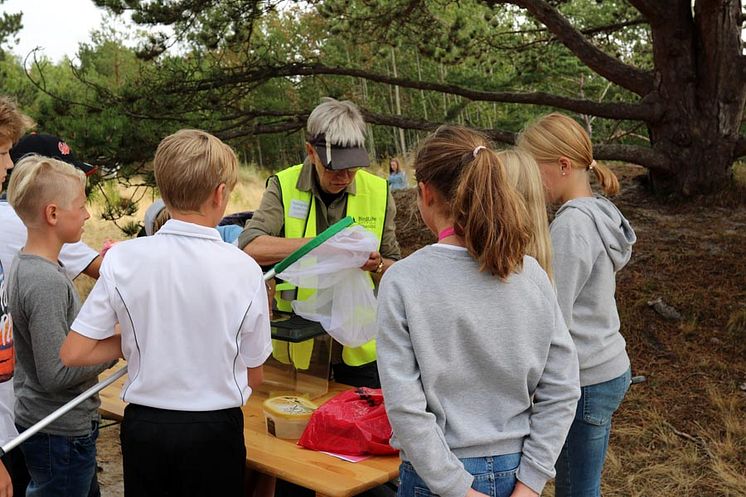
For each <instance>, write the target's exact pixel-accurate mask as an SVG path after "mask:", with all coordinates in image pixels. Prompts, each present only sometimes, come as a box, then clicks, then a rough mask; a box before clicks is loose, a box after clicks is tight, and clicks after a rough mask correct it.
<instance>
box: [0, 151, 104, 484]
mask: <svg viewBox="0 0 746 497" xmlns="http://www.w3.org/2000/svg"><path fill="white" fill-rule="evenodd" d="M8 202H9V203H10V205H11V206H12V207H13V209H14V210H15V212H16V213H17V214H18V216H19V217H20V218H21V220H22V221H23V223H24V224H25V225H26V229H27V231H28V238H27V240H26V245H25V246H24V247H23V249H22V250H21V251H20V252H19V253H18V255H17V256H16V258H15V259H14V260H13V264H12V266H11V268H10V271H9V272H8V275H7V282H6V285H7V301H8V311H9V314H10V316H11V318H12V320H13V334H14V340H15V349H16V371H15V377H14V387H15V394H16V404H15V420H16V425H17V427H18V430H19V431H23V430H25V429H27V428H29V427H30V426H32V425H34V424H35V423H37V422H38V421H40V420H41V419H43V418H44V417H46V416H47V415H48V414H50V413H51V412H53V411H55V410H56V409H58V408H59V407H62V406H63V405H65V404H66V403H67V402H68V401H70V400H72V399H73V398H75V397H76V396H77V395H78V394H80V393H82V392H84V391H85V390H87V389H88V388H90V387H91V386H92V385H93V384H95V383H96V378H97V376H98V374H99V373H100V372H101V371H103V370H105V369H106V368H108V367H110V366H111V364H100V363H99V364H98V365H97V366H89V367H85V368H69V367H66V366H65V365H63V364H62V362H61V361H60V358H59V352H60V347H61V346H62V342H63V341H64V340H65V336H66V335H67V334H68V332H69V330H70V325H71V324H72V322H73V320H74V319H75V316H76V315H77V313H78V310H79V309H80V300H79V297H78V294H77V292H76V290H75V287H74V286H73V284H72V282H71V281H70V279H69V278H68V277H67V276H66V274H65V272H64V267H63V266H62V265H61V264H60V263H59V262H58V258H59V255H60V249H61V248H62V245H63V244H65V243H74V242H77V241H79V240H80V237H81V235H82V233H83V224H84V223H85V221H86V220H87V219H88V218H89V217H90V215H89V214H88V210H87V209H86V196H85V176H84V175H83V174H82V173H81V172H80V171H78V170H77V169H75V168H74V167H73V166H71V165H69V164H67V163H65V162H62V161H58V160H56V159H49V158H46V157H41V156H29V157H27V158H24V159H23V160H21V161H20V162H19V163H18V165H17V166H16V168H15V171H14V174H13V176H12V177H11V179H10V183H9V185H8ZM100 362H103V361H100ZM99 403H100V401H99V399H98V396H93V397H91V398H89V399H87V400H86V401H85V402H83V403H82V404H80V405H79V406H77V407H75V408H74V409H73V410H72V411H70V412H69V413H68V414H66V415H65V416H63V417H61V418H60V419H58V420H57V421H54V422H53V423H51V424H49V425H48V426H47V427H46V428H44V429H43V430H42V431H41V432H39V433H37V434H36V435H34V436H32V437H31V438H30V439H28V440H27V441H26V442H24V443H23V444H22V445H21V450H22V451H23V455H24V458H25V459H26V465H27V467H28V468H29V473H30V475H31V482H30V483H29V486H28V490H27V495H34V496H67V497H76V496H80V497H86V496H92V495H99V492H98V484H97V481H96V438H97V437H98V421H99V416H98V406H99Z"/></svg>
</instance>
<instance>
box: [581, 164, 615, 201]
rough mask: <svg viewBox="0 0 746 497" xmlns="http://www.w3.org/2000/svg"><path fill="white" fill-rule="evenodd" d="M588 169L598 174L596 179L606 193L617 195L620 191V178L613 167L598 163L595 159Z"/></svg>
mask: <svg viewBox="0 0 746 497" xmlns="http://www.w3.org/2000/svg"><path fill="white" fill-rule="evenodd" d="M588 169H589V170H590V171H591V172H593V173H594V174H595V175H596V179H597V180H598V183H599V184H600V185H601V188H602V189H603V191H604V193H605V194H606V195H616V194H617V193H619V179H617V177H616V174H614V172H613V171H612V170H611V169H609V168H608V167H606V166H604V165H603V164H599V163H597V162H596V161H595V160H594V161H593V162H591V165H590V166H589V167H588Z"/></svg>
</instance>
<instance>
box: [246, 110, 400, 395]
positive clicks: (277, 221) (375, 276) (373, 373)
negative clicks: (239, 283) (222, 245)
mask: <svg viewBox="0 0 746 497" xmlns="http://www.w3.org/2000/svg"><path fill="white" fill-rule="evenodd" d="M365 131H366V125H365V121H364V120H363V117H362V115H361V114H360V111H359V110H358V108H357V107H356V106H355V104H353V103H352V102H349V101H338V100H335V99H333V98H324V99H322V102H321V104H319V105H318V106H317V107H316V108H315V109H314V110H313V111H312V112H311V114H310V115H309V117H308V122H307V136H308V141H307V142H306V158H305V160H304V162H303V164H298V165H296V166H291V167H288V168H287V169H285V170H283V171H280V172H279V173H277V174H276V175H274V176H272V177H270V178H269V180H268V181H267V189H266V191H265V192H264V196H263V197H262V202H261V204H260V206H259V209H258V210H257V211H256V212H255V213H254V216H253V218H252V219H251V220H250V221H249V222H248V223H247V224H246V228H245V229H244V231H243V233H241V236H240V237H239V240H238V246H239V247H241V248H242V249H243V250H245V251H246V252H247V253H248V254H249V255H251V256H252V257H253V258H254V259H255V260H256V261H257V262H258V263H259V264H260V265H267V266H268V265H272V264H275V263H276V262H278V261H280V260H282V259H283V258H285V257H287V256H288V255H290V254H291V253H292V252H293V251H294V250H296V249H297V248H299V247H300V246H302V245H303V244H304V243H306V242H307V241H308V240H309V239H311V238H313V237H314V236H316V235H317V234H318V233H320V232H321V231H323V230H324V229H326V228H327V227H328V226H330V225H331V224H333V223H335V222H336V221H338V220H340V219H342V218H343V217H345V216H352V217H353V218H354V219H355V221H356V222H357V223H358V224H360V225H362V226H363V227H365V228H366V229H368V230H369V231H371V232H372V233H374V234H375V235H376V236H377V237H378V240H379V248H378V250H377V251H374V252H371V253H370V256H369V257H368V260H367V262H366V263H365V264H364V265H363V266H362V269H363V270H365V271H369V272H370V274H371V278H372V280H373V281H374V282H377V281H378V280H379V279H380V276H381V275H382V274H383V273H384V272H385V271H386V269H387V268H388V267H389V266H391V264H393V263H394V261H396V260H398V259H399V258H400V257H401V254H400V250H399V244H398V243H397V241H396V233H395V225H394V217H395V215H396V207H395V205H394V200H393V198H392V196H391V193H390V192H389V191H388V184H387V182H386V180H385V179H384V178H381V177H379V176H376V175H374V174H371V173H369V172H367V171H366V170H365V169H364V168H365V167H367V166H368V165H369V163H370V159H369V157H368V153H367V151H366V150H365ZM312 292H313V290H310V289H303V288H300V289H298V288H295V287H293V286H291V285H289V284H287V283H280V284H278V285H277V289H276V292H275V306H276V308H277V309H279V310H283V311H289V310H290V302H291V301H292V300H295V299H304V298H307V296H308V295H309V294H310V293H312ZM310 345H311V344H310V343H309V344H308V346H310ZM293 347H295V348H296V350H294V351H293V352H294V353H293V354H292V356H293V359H292V360H293V362H294V363H295V364H296V366H297V367H300V368H302V367H303V362H304V358H307V356H310V351H307V352H304V350H303V347H304V345H303V344H302V343H301V344H293ZM278 358H279V357H278ZM332 371H333V374H334V379H335V380H336V381H339V382H341V383H346V384H349V385H354V386H368V387H374V388H378V387H379V386H380V383H379V380H378V370H377V367H376V345H375V340H372V341H370V342H368V343H366V344H364V345H362V346H360V347H355V348H351V347H343V346H342V345H340V344H338V343H336V342H335V343H334V345H333V347H332Z"/></svg>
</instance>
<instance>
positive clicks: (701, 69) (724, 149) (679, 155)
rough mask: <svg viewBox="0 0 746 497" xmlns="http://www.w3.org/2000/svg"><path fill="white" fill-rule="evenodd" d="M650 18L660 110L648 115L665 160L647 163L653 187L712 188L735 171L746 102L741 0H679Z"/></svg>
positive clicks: (689, 191)
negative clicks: (657, 18)
mask: <svg viewBox="0 0 746 497" xmlns="http://www.w3.org/2000/svg"><path fill="white" fill-rule="evenodd" d="M676 4H677V5H676V7H675V8H674V9H671V10H669V12H668V16H667V19H666V20H665V22H660V23H654V24H652V33H653V41H654V52H653V56H654V60H655V71H656V88H655V90H654V92H653V95H651V97H652V99H654V100H657V104H658V105H660V106H661V108H662V110H663V112H662V114H661V117H660V118H659V119H657V120H655V121H654V122H648V129H649V132H650V141H651V146H652V147H653V149H654V150H655V151H656V152H659V153H661V154H662V155H663V156H665V157H666V158H667V161H668V167H666V168H662V169H655V168H654V169H650V179H651V184H652V187H653V188H654V190H655V191H656V193H659V194H663V195H667V194H681V195H685V196H688V195H693V194H699V193H716V192H718V191H720V190H722V189H723V188H725V187H727V186H728V185H729V184H731V182H732V178H733V161H734V160H735V159H736V158H737V148H736V145H737V143H738V137H739V128H740V123H741V119H742V117H743V108H744V103H746V84H744V81H745V80H744V77H743V74H742V72H743V69H742V67H741V66H742V64H743V60H742V59H743V56H742V55H741V40H740V14H741V2H740V1H739V0H699V1H698V2H697V3H696V6H695V14H694V17H693V16H692V11H691V4H690V2H689V0H679V1H677V2H676Z"/></svg>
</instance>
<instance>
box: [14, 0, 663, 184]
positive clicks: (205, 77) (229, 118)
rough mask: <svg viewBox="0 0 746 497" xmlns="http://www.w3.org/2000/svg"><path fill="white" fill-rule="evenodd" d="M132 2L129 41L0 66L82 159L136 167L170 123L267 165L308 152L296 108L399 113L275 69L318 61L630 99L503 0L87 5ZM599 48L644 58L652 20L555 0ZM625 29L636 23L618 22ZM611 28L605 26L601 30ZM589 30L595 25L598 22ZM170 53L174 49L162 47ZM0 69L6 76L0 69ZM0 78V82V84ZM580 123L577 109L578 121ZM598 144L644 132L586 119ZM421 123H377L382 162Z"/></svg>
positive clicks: (381, 99)
mask: <svg viewBox="0 0 746 497" xmlns="http://www.w3.org/2000/svg"><path fill="white" fill-rule="evenodd" d="M94 1H95V3H96V4H97V5H99V6H101V7H105V8H107V9H108V10H109V11H110V12H112V13H113V14H122V13H124V12H130V13H131V14H132V18H133V20H134V21H135V22H137V23H138V24H140V25H142V26H144V27H146V28H147V33H146V34H144V35H143V36H142V37H141V43H140V46H139V47H138V48H137V49H132V48H129V47H127V46H126V45H125V44H124V43H123V41H122V39H121V36H120V35H119V34H118V33H117V32H116V31H115V30H113V29H111V28H108V27H104V28H103V29H102V30H101V31H99V32H97V33H95V34H94V36H93V38H92V40H91V42H90V43H87V44H85V45H83V46H82V47H81V49H80V52H79V54H78V60H77V61H76V62H75V63H71V62H70V61H64V62H62V63H60V64H56V65H55V64H51V63H50V62H49V61H46V60H41V61H38V63H37V64H35V65H33V66H32V67H31V68H30V69H29V71H28V72H29V76H30V78H31V80H32V81H34V82H35V86H34V85H32V84H30V82H29V80H28V79H25V76H24V73H23V70H22V68H20V65H19V64H18V63H17V61H13V60H11V61H8V60H4V61H2V64H0V74H2V75H3V76H5V77H4V81H7V82H8V83H7V84H6V85H7V86H6V88H9V90H7V91H8V92H10V93H12V94H15V95H17V96H18V98H19V99H20V100H21V102H22V103H23V105H24V108H26V109H27V110H28V111H29V112H30V113H31V114H32V115H33V116H34V117H35V118H36V119H37V121H38V122H39V127H40V128H41V129H42V130H44V131H49V132H54V133H57V134H60V135H62V136H64V137H65V138H66V139H68V140H69V141H70V142H71V143H72V144H73V145H74V147H75V148H76V150H78V151H79V154H80V155H81V156H82V157H84V158H85V159H87V160H89V161H92V162H96V163H98V164H99V165H102V166H105V167H106V168H110V169H114V168H116V167H120V168H121V169H120V174H122V175H123V176H125V177H128V176H130V175H132V174H135V173H140V172H142V171H143V167H144V166H145V164H146V163H147V162H148V161H149V160H150V158H151V157H152V154H153V151H154V149H155V146H156V145H157V143H158V142H159V141H160V139H161V138H162V137H163V136H165V135H167V134H169V133H171V132H172V131H174V130H176V129H178V128H180V127H197V128H201V129H206V130H208V131H211V132H213V133H215V134H217V135H218V136H221V137H223V138H225V139H227V140H229V141H230V142H231V144H232V145H233V146H234V147H235V148H236V150H237V152H238V154H239V157H240V158H242V159H243V160H244V161H246V162H253V163H257V164H260V165H261V166H263V167H265V168H268V169H272V170H277V169H280V168H282V167H284V166H285V165H287V164H292V163H297V162H300V161H301V160H302V158H303V154H304V150H303V146H302V145H303V141H304V136H303V131H302V129H303V126H304V124H305V117H306V115H307V113H308V111H310V109H312V108H313V107H314V106H315V105H316V104H317V103H318V101H319V99H320V98H321V97H323V96H327V95H328V96H334V97H338V98H348V99H352V100H354V101H355V102H357V103H358V104H359V105H360V106H361V107H362V108H364V109H366V110H367V111H369V112H371V113H375V114H379V115H390V116H396V115H397V96H396V95H395V91H394V88H393V87H392V86H391V85H388V84H385V83H381V82H375V81H365V80H363V79H361V78H353V77H348V76H335V75H315V76H314V75H309V76H294V75H287V76H286V75H280V71H282V70H284V69H286V68H287V67H288V65H291V64H297V65H311V64H315V63H322V64H324V65H325V66H330V67H346V68H355V69H359V70H361V71H365V72H368V73H371V74H376V75H382V76H388V77H392V76H394V74H396V75H397V76H398V77H400V78H404V79H408V80H411V81H423V82H438V83H442V84H446V85H453V86H458V87H464V88H469V89H473V90H482V91H493V92H494V91H542V92H547V93H552V94H556V95H561V96H567V97H574V98H586V99H590V100H597V101H610V102H628V101H633V100H634V97H633V96H632V95H630V94H629V92H626V91H625V90H622V89H620V88H618V87H616V86H613V85H609V83H608V82H607V81H606V80H604V79H603V78H602V77H600V76H598V75H597V74H595V73H594V72H592V71H591V70H590V69H588V68H587V67H586V66H585V65H583V64H582V63H580V62H579V61H578V60H577V58H575V57H574V56H573V55H572V54H571V53H570V52H569V51H568V49H567V48H565V47H564V45H562V44H560V43H558V42H557V41H556V40H555V39H554V38H553V37H552V36H551V35H550V34H549V33H548V32H547V30H546V28H544V27H543V26H542V25H541V24H539V23H537V22H536V21H534V20H532V19H531V18H529V17H526V16H525V14H523V13H522V11H521V10H520V9H517V8H516V7H514V6H511V5H496V6H494V7H492V6H490V2H485V1H479V0H463V1H460V2H458V3H456V2H452V1H451V0H318V1H316V2H312V3H310V4H308V3H305V2H282V3H278V2H276V1H270V0H233V1H230V2H218V1H215V0H148V1H144V0H94ZM557 5H558V8H560V9H561V11H562V12H563V14H564V15H566V16H567V17H568V19H570V21H571V22H572V23H573V25H575V26H577V27H578V28H579V29H583V30H588V33H589V34H588V36H589V38H590V39H591V40H592V41H593V42H594V43H595V44H596V45H597V46H598V47H599V48H601V49H602V50H605V51H606V52H607V53H610V54H613V55H615V56H618V57H619V58H620V59H622V60H624V61H626V62H629V63H633V64H635V65H637V66H642V67H649V66H650V64H651V62H650V40H649V34H648V28H647V27H646V26H644V25H641V24H634V21H635V19H636V18H637V17H638V16H639V14H637V12H636V11H635V10H634V9H633V8H632V7H631V6H629V4H627V2H623V1H619V0H609V1H604V2H602V3H601V4H599V3H597V2H595V1H594V0H573V1H563V2H558V3H557ZM624 23H633V24H629V25H628V26H622V25H623V24H624ZM609 25H619V26H622V27H612V28H610V29H605V30H603V29H600V30H599V29H598V28H599V27H602V26H609ZM594 30H595V31H594ZM168 47H171V49H170V50H167V48H168ZM6 75H7V76H6ZM4 84H5V83H4ZM398 101H399V107H400V109H401V116H402V117H406V118H409V119H414V120H420V121H427V122H432V123H438V122H444V121H448V122H457V123H461V124H465V125H470V126H474V127H477V128H486V129H495V130H502V129H505V130H511V131H517V130H519V129H520V128H521V127H522V126H523V125H524V124H525V123H526V121H528V120H530V119H531V118H533V117H534V116H536V115H537V114H539V113H542V112H545V111H546V110H548V109H549V108H547V107H541V106H526V105H519V104H504V103H500V102H490V101H476V100H475V101H472V100H469V99H466V98H463V97H459V96H455V95H452V94H446V93H440V92H436V91H429V90H420V89H416V88H404V87H401V88H399V91H398ZM579 117H581V118H582V116H579ZM586 122H587V123H588V124H589V125H591V124H592V129H593V131H594V135H595V138H596V141H604V140H612V141H619V142H622V143H637V142H641V141H644V140H645V139H646V138H645V130H644V129H642V128H640V126H639V124H637V123H631V122H627V121H606V120H595V121H592V120H591V117H590V116H587V117H586ZM422 133H423V131H408V132H407V133H406V136H405V142H406V143H405V147H406V148H405V149H404V150H402V148H401V145H400V140H399V135H398V130H397V129H395V128H391V127H388V126H373V127H372V128H371V131H370V135H369V148H371V150H373V149H375V152H376V155H377V156H378V157H377V158H379V159H381V158H385V157H388V156H392V155H400V154H404V153H406V152H408V151H409V150H410V149H411V148H412V147H413V146H414V145H415V144H416V142H417V140H418V138H419V137H420V136H421V135H422Z"/></svg>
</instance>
